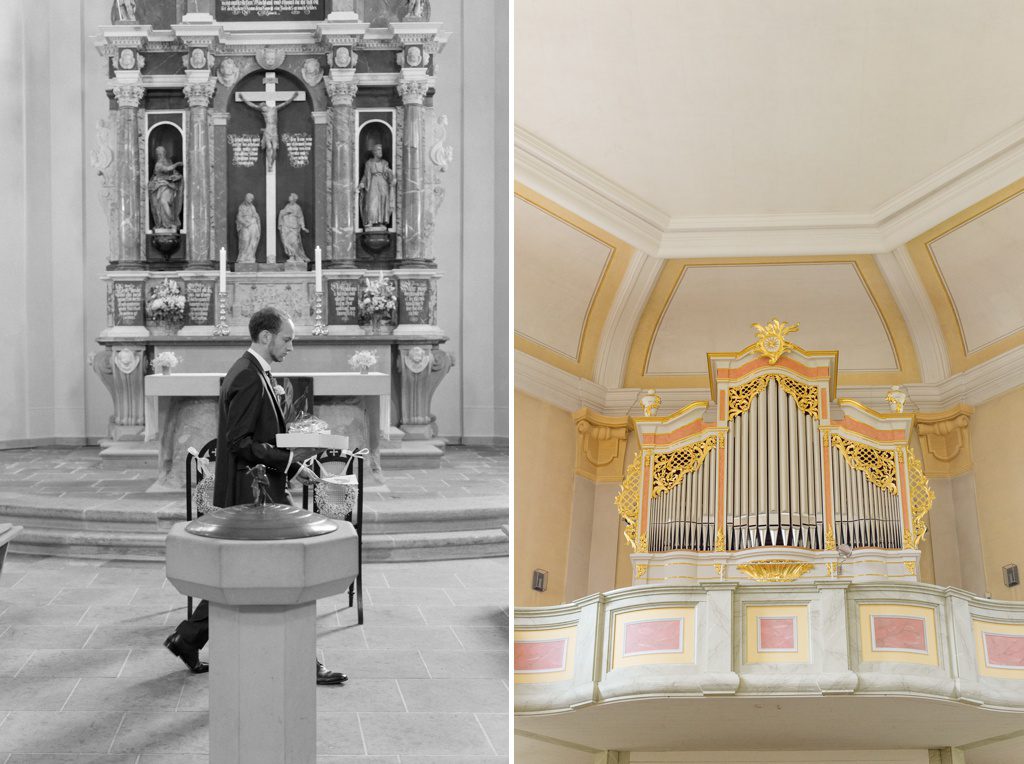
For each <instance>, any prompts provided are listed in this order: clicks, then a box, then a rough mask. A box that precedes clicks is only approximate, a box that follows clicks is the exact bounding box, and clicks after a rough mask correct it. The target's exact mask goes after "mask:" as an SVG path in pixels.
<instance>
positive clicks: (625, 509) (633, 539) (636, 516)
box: [615, 451, 647, 552]
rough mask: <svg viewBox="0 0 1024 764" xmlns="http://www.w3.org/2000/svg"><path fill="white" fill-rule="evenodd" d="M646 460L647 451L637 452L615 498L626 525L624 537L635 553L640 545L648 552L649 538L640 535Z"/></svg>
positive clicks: (620, 515)
mask: <svg viewBox="0 0 1024 764" xmlns="http://www.w3.org/2000/svg"><path fill="white" fill-rule="evenodd" d="M645 459H647V452H646V451H637V452H636V456H634V457H633V461H632V463H631V464H630V465H629V467H628V468H626V476H625V478H623V480H622V487H621V488H620V489H619V494H618V495H617V496H616V497H615V509H616V510H618V513H619V517H621V518H622V522H624V523H625V524H626V530H625V531H623V534H622V535H623V536H624V537H625V539H626V541H628V542H629V546H630V548H631V549H632V550H633V551H634V552H637V551H640V550H639V549H638V548H637V547H638V545H642V546H643V551H645V552H646V551H647V536H646V534H640V494H641V490H640V489H641V485H640V484H641V481H642V480H643V472H644V460H645Z"/></svg>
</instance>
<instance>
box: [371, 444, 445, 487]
mask: <svg viewBox="0 0 1024 764" xmlns="http://www.w3.org/2000/svg"><path fill="white" fill-rule="evenodd" d="M444 450H445V442H444V441H443V440H398V441H395V440H392V441H390V442H389V441H386V440H381V442H380V466H381V469H382V470H384V480H385V481H386V480H387V473H388V470H436V469H440V467H441V457H442V456H444Z"/></svg>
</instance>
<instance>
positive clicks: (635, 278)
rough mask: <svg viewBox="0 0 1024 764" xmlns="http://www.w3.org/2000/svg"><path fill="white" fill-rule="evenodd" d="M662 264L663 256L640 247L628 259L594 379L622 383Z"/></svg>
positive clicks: (604, 331) (608, 383) (605, 383)
mask: <svg viewBox="0 0 1024 764" xmlns="http://www.w3.org/2000/svg"><path fill="white" fill-rule="evenodd" d="M663 265H664V263H663V262H662V261H661V260H659V259H657V258H654V257H650V256H649V255H646V254H644V253H643V252H640V251H637V252H635V253H634V254H633V258H632V259H631V260H630V261H629V267H628V268H627V269H626V273H625V275H624V276H623V278H622V283H621V284H620V285H619V288H618V290H617V291H616V292H615V302H613V303H612V307H611V310H609V311H608V316H607V318H606V319H605V322H604V328H603V329H602V331H601V343H600V345H599V346H598V351H597V363H596V365H595V367H594V381H596V382H597V383H598V384H599V385H603V386H605V387H618V386H619V385H621V384H622V378H623V375H624V374H625V372H626V363H627V362H628V361H629V351H630V347H631V342H632V339H633V334H634V332H635V331H636V326H637V324H638V323H639V321H640V316H642V315H643V312H644V308H645V307H646V306H647V300H648V298H649V297H650V295H651V290H653V289H654V285H655V284H657V283H658V274H660V273H661V268H662V266H663Z"/></svg>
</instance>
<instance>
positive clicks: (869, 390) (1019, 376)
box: [514, 346, 1024, 416]
mask: <svg viewBox="0 0 1024 764" xmlns="http://www.w3.org/2000/svg"><path fill="white" fill-rule="evenodd" d="M514 363H515V387H516V389H517V390H521V391H522V392H525V393H527V394H528V395H532V396H534V397H536V398H540V399H541V400H544V401H547V402H548V403H551V404H552V405H555V406H558V407H559V408H561V409H564V410H566V411H575V410H576V409H578V408H580V407H581V406H587V407H588V408H591V409H593V410H594V411H596V412H598V413H600V414H604V415H606V416H623V415H625V414H631V415H633V416H637V415H639V413H640V405H639V403H638V400H639V397H640V395H641V394H642V392H643V391H642V390H640V389H639V388H635V387H634V388H629V387H615V388H608V387H605V386H603V385H598V384H595V383H593V382H590V381H588V380H582V379H580V378H579V377H575V376H573V375H571V374H568V373H566V372H564V371H562V370H560V369H556V368H554V367H553V366H550V365H548V364H546V363H544V362H543V361H539V360H537V359H536V358H533V357H532V356H529V355H527V354H525V353H522V352H519V351H517V352H516V356H515V362H514ZM1022 385H1024V346H1022V347H1017V348H1014V349H1013V350H1011V351H1009V352H1007V353H1004V354H1003V355H1001V356H999V357H998V358H994V359H992V360H991V361H987V362H985V363H982V364H979V365H978V366H976V367H974V368H973V369H970V370H968V371H965V372H962V373H960V374H956V375H954V376H952V377H950V378H949V379H947V380H945V381H944V382H940V383H938V384H934V383H932V384H924V383H922V384H912V385H904V386H903V387H904V389H905V390H906V392H907V398H908V400H907V410H908V411H922V412H932V411H944V410H946V409H948V408H950V407H952V406H955V405H956V404H958V403H966V404H968V405H970V406H980V405H981V404H983V403H986V402H988V401H990V400H992V399H993V398H996V397H998V396H1000V395H1003V394H1005V393H1008V392H1010V391H1011V390H1014V389H1015V388H1018V387H1021V386H1022ZM887 392H888V388H887V387H886V386H884V385H871V386H862V385H840V386H839V388H838V396H837V397H839V398H853V399H854V400H856V401H859V402H861V403H863V404H864V405H866V406H869V407H871V408H874V409H876V410H878V411H883V412H884V411H887V410H888V403H887V402H886V400H885V396H886V394H887ZM658 394H659V395H660V396H661V397H662V403H661V406H660V408H659V411H660V412H661V413H662V414H665V413H669V412H672V411H676V410H678V409H681V408H682V407H683V406H687V405H689V404H691V403H694V402H695V401H705V400H707V398H708V391H707V389H706V388H680V389H671V390H665V389H659V390H658Z"/></svg>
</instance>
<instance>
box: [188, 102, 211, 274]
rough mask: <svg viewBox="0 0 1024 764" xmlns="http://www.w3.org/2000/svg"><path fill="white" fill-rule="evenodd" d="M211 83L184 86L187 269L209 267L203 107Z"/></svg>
mask: <svg viewBox="0 0 1024 764" xmlns="http://www.w3.org/2000/svg"><path fill="white" fill-rule="evenodd" d="M214 87H215V84H214V83H213V82H192V83H189V84H188V85H186V86H185V97H186V98H187V99H188V110H189V114H188V164H187V165H186V167H185V176H186V177H187V178H188V188H187V190H186V193H185V227H186V230H187V232H188V249H187V259H188V267H189V268H212V267H214V265H215V263H214V261H213V260H212V259H211V257H210V173H209V169H210V129H209V125H208V123H207V107H208V106H209V105H210V99H211V98H212V97H213V92H214Z"/></svg>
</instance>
